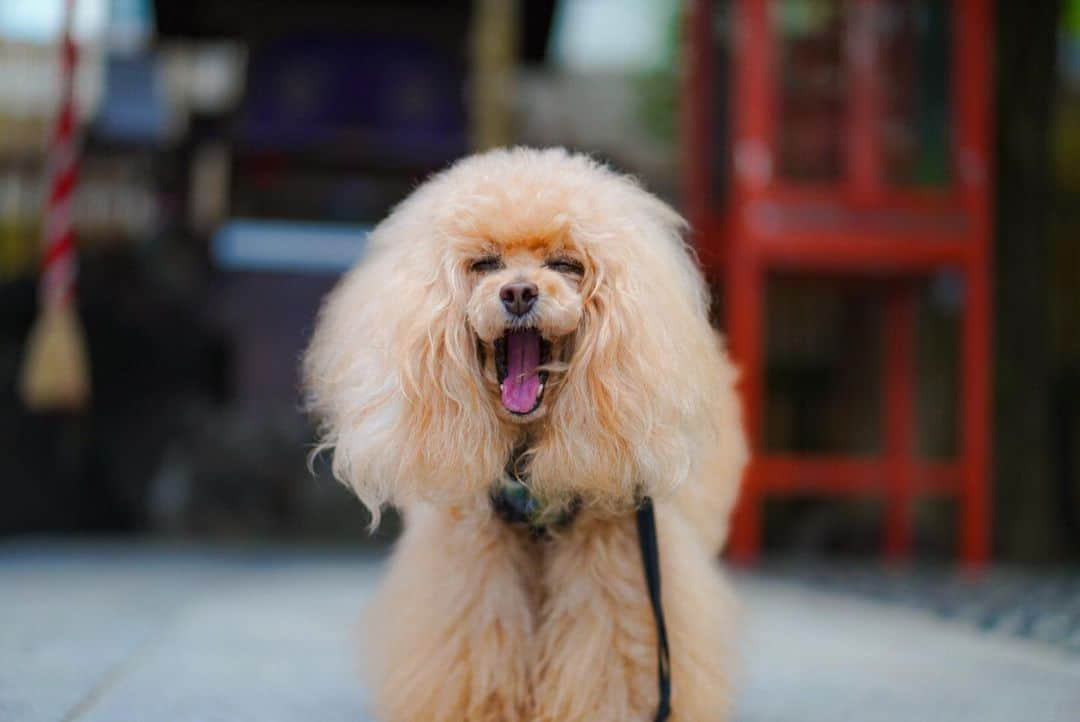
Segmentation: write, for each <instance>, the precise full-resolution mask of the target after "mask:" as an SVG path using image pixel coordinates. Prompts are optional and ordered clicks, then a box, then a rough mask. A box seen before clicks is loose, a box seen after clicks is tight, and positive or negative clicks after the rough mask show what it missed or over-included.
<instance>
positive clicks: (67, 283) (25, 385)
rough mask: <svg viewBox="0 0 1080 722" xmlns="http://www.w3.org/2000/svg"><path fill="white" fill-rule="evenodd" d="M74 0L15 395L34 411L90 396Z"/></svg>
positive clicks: (77, 405) (68, 406)
mask: <svg viewBox="0 0 1080 722" xmlns="http://www.w3.org/2000/svg"><path fill="white" fill-rule="evenodd" d="M74 5H75V0H67V3H66V5H65V16H64V36H63V44H62V48H63V52H62V56H61V96H60V116H59V118H58V120H57V123H56V128H55V130H54V132H53V136H52V142H51V144H50V146H49V159H48V181H49V185H48V188H49V195H48V197H47V199H46V203H45V221H44V223H43V224H42V225H43V232H42V240H43V246H44V248H43V257H42V267H41V280H40V287H39V302H38V317H37V319H36V320H35V321H34V326H33V328H32V329H31V330H30V336H29V338H28V339H27V343H26V353H25V355H24V357H23V366H22V370H21V373H20V377H19V387H18V388H19V394H20V396H21V397H22V399H23V402H24V403H25V404H26V406H27V407H28V408H30V409H31V410H33V411H59V410H78V409H81V408H83V407H85V406H86V404H87V403H88V402H89V400H90V364H89V359H88V357H87V353H86V339H85V337H84V334H83V330H82V324H81V323H80V322H79V317H78V313H77V311H76V309H75V281H76V278H77V276H78V258H77V255H76V249H75V232H74V228H73V223H72V218H71V201H72V197H73V196H74V192H75V182H76V179H77V175H78V144H77V134H76V130H77V127H76V126H77V123H78V119H77V117H76V114H75V92H74V90H75V63H76V49H75V43H74V41H73V40H72V37H71V22H72V17H73V14H74Z"/></svg>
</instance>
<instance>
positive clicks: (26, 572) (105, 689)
mask: <svg viewBox="0 0 1080 722" xmlns="http://www.w3.org/2000/svg"><path fill="white" fill-rule="evenodd" d="M378 571H379V564H378V560H377V559H370V558H369V559H365V558H357V557H356V555H348V554H345V553H343V552H340V551H333V552H325V551H323V552H320V551H318V550H311V549H308V550H305V551H297V550H289V549H283V548H275V549H266V548H246V549H245V548H236V547H233V548H229V549H224V548H208V547H196V548H177V547H160V546H150V547H147V546H143V547H129V546H119V545H102V544H85V543H83V544H74V543H68V542H7V543H5V544H2V545H0V720H3V721H4V722H8V721H11V722H61V721H74V720H77V721H78V722H121V721H124V722H126V721H129V720H130V721H131V722H146V721H152V720H161V721H167V722H172V721H177V722H179V721H185V722H217V721H221V722H247V721H251V722H279V721H280V722H291V721H294V720H299V721H303V722H337V721H338V720H341V721H342V722H344V721H346V720H347V721H348V722H364V720H366V719H368V718H367V717H365V715H364V712H363V710H364V702H365V699H364V692H363V690H362V689H361V688H360V686H359V685H358V684H357V683H356V682H355V681H354V675H353V660H352V651H351V648H350V643H351V640H352V639H353V634H352V632H353V620H354V618H355V616H356V610H357V608H358V607H359V606H360V605H361V604H362V602H363V600H364V598H365V597H366V596H367V594H368V593H369V592H370V590H371V587H372V584H373V582H374V580H375V579H376V577H377V575H378ZM736 581H737V586H738V589H739V595H740V598H741V600H742V603H743V606H744V608H745V621H744V623H743V625H742V626H743V639H742V642H741V647H742V655H743V662H742V664H741V672H740V677H741V683H740V686H739V688H740V692H739V697H738V705H737V720H739V722H786V721H788V720H791V721H792V722H794V721H796V720H797V721H798V722H816V721H818V720H820V721H821V722H838V721H842V720H859V721H860V722H877V721H880V722H900V721H903V722H911V721H914V720H918V721H919V722H926V721H933V720H942V721H951V720H971V721H972V722H1014V721H1017V722H1027V721H1028V720H1032V721H1034V720H1038V721H1040V722H1056V721H1058V720H1060V721H1061V722H1076V720H1077V719H1080V655H1077V654H1075V653H1070V651H1069V650H1068V649H1066V648H1063V647H1062V646H1060V645H1052V644H1045V643H1041V642H1037V641H1029V640H1021V639H1015V638H1012V637H1010V636H1007V635H1003V634H992V633H991V634H988V633H983V632H980V631H978V630H977V629H976V628H974V627H972V626H971V625H969V624H963V623H959V622H956V621H947V620H943V619H940V618H938V617H937V616H935V615H934V614H933V613H931V612H929V611H926V610H922V609H915V608H907V607H905V606H902V605H897V604H890V603H882V602H880V601H875V600H872V599H869V598H867V597H866V596H865V595H863V596H860V595H850V594H847V593H846V592H844V591H839V590H835V589H833V590H825V591H822V590H821V589H818V588H814V586H813V585H808V584H807V583H806V582H805V580H799V581H795V582H788V581H783V580H781V579H780V578H779V577H777V576H776V575H775V574H765V575H762V574H757V575H750V574H740V575H738V576H737V578H736ZM676 684H677V682H676Z"/></svg>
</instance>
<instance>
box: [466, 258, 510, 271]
mask: <svg viewBox="0 0 1080 722" xmlns="http://www.w3.org/2000/svg"><path fill="white" fill-rule="evenodd" d="M501 268H503V262H502V259H501V258H499V257H498V256H484V257H483V258H478V259H476V260H475V261H473V262H472V265H471V266H469V270H471V271H473V272H474V273H488V272H490V271H498V270H499V269H501Z"/></svg>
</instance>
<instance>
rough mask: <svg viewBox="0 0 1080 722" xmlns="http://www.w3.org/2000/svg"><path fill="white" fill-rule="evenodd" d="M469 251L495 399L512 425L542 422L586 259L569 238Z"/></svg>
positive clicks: (576, 310) (473, 311) (472, 306)
mask: <svg viewBox="0 0 1080 722" xmlns="http://www.w3.org/2000/svg"><path fill="white" fill-rule="evenodd" d="M470 251H471V252H469V253H467V254H466V255H465V257H464V258H463V259H462V263H463V264H465V265H467V267H468V279H469V285H470V289H469V293H468V299H469V300H468V304H467V309H466V318H467V319H468V323H469V326H470V327H471V329H472V331H473V333H475V334H476V340H477V363H479V365H480V369H481V373H482V376H483V378H484V381H485V383H486V385H487V388H488V391H489V392H490V394H491V399H492V403H494V404H496V407H497V409H498V413H499V415H500V416H501V417H502V418H504V419H506V420H508V421H510V422H512V423H518V424H524V423H529V422H533V421H536V420H538V419H540V418H541V417H543V416H544V414H545V412H546V403H547V401H548V400H549V399H553V398H554V396H555V394H557V393H558V375H559V374H560V373H561V372H562V371H563V370H564V369H565V368H566V364H567V362H568V361H569V357H570V355H571V354H572V353H573V345H574V344H573V341H574V332H575V331H576V330H577V328H578V324H579V323H580V322H581V312H582V305H583V302H584V299H583V298H582V289H583V287H584V283H585V278H586V274H588V273H589V272H590V269H589V266H588V259H587V257H586V256H585V254H584V253H582V252H581V251H580V250H578V249H577V248H575V246H574V244H573V243H572V242H570V240H569V239H565V238H530V239H518V240H514V241H510V242H503V243H497V242H492V241H489V242H486V243H481V244H477V245H476V247H474V248H472V249H470Z"/></svg>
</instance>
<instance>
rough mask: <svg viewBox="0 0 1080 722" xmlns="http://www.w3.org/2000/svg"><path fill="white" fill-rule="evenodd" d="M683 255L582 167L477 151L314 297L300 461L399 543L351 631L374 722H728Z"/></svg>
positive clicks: (603, 178) (647, 211) (663, 231)
mask: <svg viewBox="0 0 1080 722" xmlns="http://www.w3.org/2000/svg"><path fill="white" fill-rule="evenodd" d="M684 231H685V223H684V221H683V220H682V219H681V218H680V216H679V215H678V214H677V213H676V212H675V211H673V210H672V209H671V208H670V207H669V206H667V205H666V204H664V203H663V202H662V201H660V200H658V199H657V198H656V197H654V196H652V195H650V194H649V193H648V192H646V191H645V190H643V189H642V187H641V186H640V185H638V184H637V183H636V182H635V181H634V180H632V179H631V178H629V177H627V176H623V175H620V174H617V173H615V172H613V171H611V170H609V169H608V168H607V167H605V166H604V165H602V164H600V163H598V162H596V161H594V160H592V159H590V158H589V157H587V156H584V155H578V154H571V153H568V152H566V151H564V150H561V149H551V150H532V149H522V148H518V149H512V150H496V151H491V152H487V153H484V154H481V155H477V156H473V157H470V158H466V159H464V160H462V161H460V162H458V163H457V164H455V165H453V166H452V167H450V168H449V169H448V170H446V171H444V172H442V173H440V174H438V175H436V176H434V177H433V178H431V179H430V180H428V181H427V182H426V183H424V184H423V185H421V186H420V187H419V188H418V189H417V190H416V191H415V192H414V193H413V194H412V195H411V196H409V197H408V198H407V199H406V200H405V201H403V202H402V203H401V204H400V205H399V206H397V207H396V208H395V209H394V211H393V212H392V213H391V214H390V216H389V217H388V218H387V219H386V220H384V221H383V222H382V223H380V224H379V225H378V227H376V228H375V230H374V231H373V232H372V233H371V236H370V243H369V248H368V252H367V255H366V256H365V258H364V259H363V260H362V261H361V262H360V263H359V264H358V265H357V266H356V268H354V269H353V270H352V271H351V272H350V273H348V274H347V275H346V276H345V277H344V279H343V280H342V281H341V283H340V284H339V285H338V287H337V288H336V289H335V290H334V291H333V292H332V293H331V294H330V295H329V296H328V298H327V300H326V303H325V306H324V308H323V309H322V312H321V315H320V318H319V322H318V326H317V329H316V331H315V334H314V338H313V340H312V342H311V346H310V348H309V350H308V352H307V355H306V358H305V361H304V375H305V383H306V388H307V391H308V397H309V403H310V407H311V409H312V412H313V413H314V415H315V416H316V417H317V419H318V420H319V422H320V424H321V443H320V446H319V449H320V450H332V453H333V470H334V473H335V475H336V476H337V477H338V478H339V479H341V480H342V481H343V482H344V483H346V484H347V485H348V486H350V487H351V488H352V489H353V490H354V491H355V492H356V495H357V496H358V497H359V498H360V500H361V501H362V502H363V503H364V504H365V505H366V506H367V507H368V508H369V509H370V510H371V512H372V514H373V517H374V522H373V523H374V524H377V523H378V518H379V512H380V509H382V508H383V507H384V506H385V505H387V504H390V505H393V506H395V507H397V508H399V509H401V510H402V512H403V514H404V519H405V531H404V534H403V536H402V538H401V539H400V540H399V542H398V543H397V547H396V549H395V552H394V554H393V557H392V561H391V562H390V566H389V569H388V571H387V573H386V577H385V579H384V580H383V582H382V584H381V587H380V590H379V592H378V593H377V595H376V599H375V601H374V603H373V605H372V608H371V609H370V610H369V616H368V617H366V624H365V626H364V629H363V634H364V643H365V657H366V658H367V659H368V660H369V662H368V665H369V669H368V670H367V671H368V677H369V682H370V685H371V692H372V694H373V707H374V712H375V713H376V715H377V719H379V720H381V722H608V721H610V722H636V721H639V720H640V721H643V722H644V721H645V720H653V719H662V718H667V719H670V720H674V721H677V722H714V721H717V720H725V719H727V718H728V715H729V703H730V699H731V690H730V677H731V669H730V664H729V661H728V657H727V653H726V652H727V649H726V648H727V647H728V646H729V645H728V631H729V628H730V626H731V621H732V604H731V601H730V596H729V593H728V590H727V586H726V585H725V583H724V581H723V579H722V577H721V573H720V570H719V569H718V565H717V555H718V554H719V551H720V549H721V547H722V545H723V542H724V539H725V537H726V535H727V529H728V517H729V514H730V512H731V508H732V505H733V503H734V501H735V497H736V494H737V490H738V486H739V479H740V476H741V473H742V470H743V467H744V465H745V463H746V459H747V449H746V444H745V440H744V437H743V432H742V428H741V424H740V413H739V409H738V403H737V401H736V396H735V392H734V388H733V387H734V381H735V372H734V370H733V367H732V365H731V364H730V362H729V361H728V359H727V357H726V355H725V352H724V349H723V346H722V343H721V341H720V338H719V337H718V335H717V334H716V333H715V332H714V330H713V329H712V328H711V327H710V325H709V318H708V310H709V297H708V291H707V289H706V285H705V283H704V280H703V277H702V274H701V272H700V270H699V269H698V267H697V264H696V262H695V259H694V257H693V255H692V253H691V252H690V250H689V249H688V248H687V246H686V244H685V243H684V241H683V232H684ZM644 503H648V504H649V505H650V506H649V509H650V513H654V514H655V516H654V517H653V519H654V520H655V526H654V527H653V529H654V530H655V538H656V539H658V540H659V576H657V583H658V579H659V577H660V576H662V578H663V587H662V593H658V594H657V597H658V598H659V599H658V600H657V606H656V608H654V606H653V604H652V603H651V599H650V592H651V590H652V587H651V586H650V585H651V584H652V583H653V581H652V580H651V579H650V580H649V581H648V584H647V579H646V577H647V575H648V570H647V567H648V564H647V561H646V563H645V564H644V565H643V558H644V557H645V556H647V554H648V553H647V552H646V551H644V550H645V546H644V537H643V536H642V535H643V534H644V533H645V532H640V533H639V527H638V524H640V523H641V513H640V512H639V509H640V508H641V507H642V504H644ZM653 510H654V511H653ZM635 519H637V523H636V522H635ZM649 523H650V524H651V523H653V522H652V519H650V522H649ZM643 566H645V567H646V568H645V569H643ZM661 602H662V605H661ZM661 608H662V613H658V611H659V610H660V609H661ZM665 620H666V624H665ZM662 627H666V629H662ZM661 633H663V639H661ZM661 642H663V643H664V644H665V645H666V648H669V650H670V651H669V654H670V662H668V660H667V658H663V655H658V651H657V650H658V645H659V644H661ZM658 656H659V657H662V658H661V659H659V660H658ZM658 668H661V669H660V671H659V672H658ZM658 674H659V675H660V677H661V678H662V680H663V681H661V682H660V683H659V684H658ZM665 678H666V679H665ZM664 681H669V684H670V697H669V700H668V699H662V698H665V697H667V696H668V694H667V693H666V692H665V690H664V689H663V687H664ZM669 701H670V712H669V711H668V710H667V709H663V710H660V708H661V707H666V705H667V704H668V702H669ZM658 710H660V711H658Z"/></svg>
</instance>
